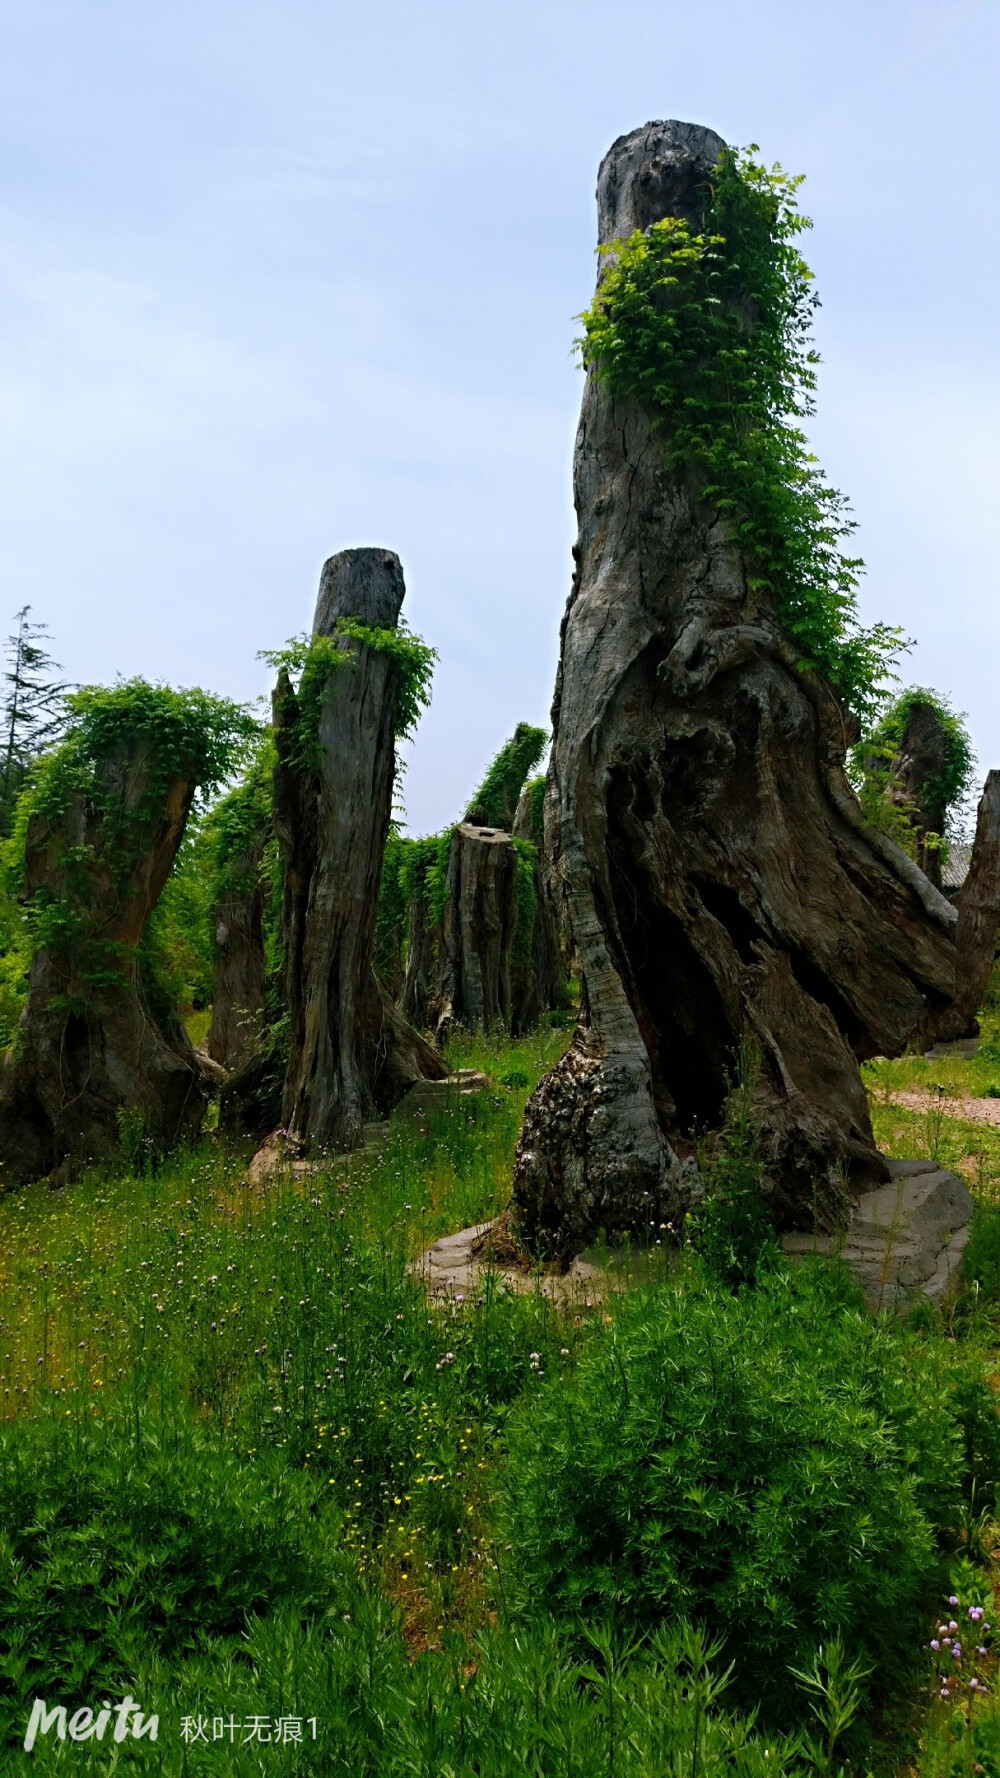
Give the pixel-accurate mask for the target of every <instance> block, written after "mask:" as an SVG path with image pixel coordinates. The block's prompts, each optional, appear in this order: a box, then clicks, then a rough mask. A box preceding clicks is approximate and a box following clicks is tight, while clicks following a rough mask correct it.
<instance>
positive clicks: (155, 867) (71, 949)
mask: <svg viewBox="0 0 1000 1778" xmlns="http://www.w3.org/2000/svg"><path fill="white" fill-rule="evenodd" d="M148 772H149V761H148V759H146V758H145V757H143V756H142V754H141V753H140V752H139V751H138V750H137V749H135V748H132V749H126V750H123V751H119V752H116V753H115V754H114V755H113V756H109V757H108V758H106V759H104V760H103V761H101V762H100V763H99V766H98V776H99V778H100V779H101V780H102V781H103V784H104V788H105V790H106V791H107V792H108V793H109V798H110V800H111V801H112V802H113V801H114V800H117V801H118V803H119V804H120V806H121V807H122V809H123V810H125V811H128V810H131V809H135V808H138V807H140V806H141V805H142V802H143V799H144V797H145V795H146V791H147V785H148ZM193 790H194V786H193V785H192V784H190V783H186V782H184V781H183V780H177V781H176V782H174V783H173V784H171V785H170V786H169V787H168V788H167V790H166V791H165V793H164V794H163V797H162V802H161V804H160V806H159V808H158V810H156V811H154V812H153V813H152V814H151V815H150V817H149V819H148V820H147V821H145V822H144V823H143V831H144V835H145V840H144V844H143V846H142V849H141V852H140V853H139V854H138V855H137V856H136V857H135V858H134V859H133V860H132V861H131V864H130V866H129V862H128V861H127V860H125V861H123V859H122V857H121V842H120V840H119V839H118V838H117V837H116V838H115V839H114V840H112V841H109V840H108V826H109V823H108V821H107V818H106V817H103V816H101V815H100V814H98V813H95V810H94V809H93V808H92V807H91V806H90V804H89V803H88V802H87V800H86V799H85V798H83V797H78V798H77V799H76V800H75V801H74V802H73V803H72V804H71V805H70V807H69V808H68V809H66V811H65V813H64V814H63V815H62V816H61V817H60V818H59V819H58V820H48V819H46V818H45V817H44V816H43V815H40V814H35V815H33V816H32V818H31V821H30V824H29V827H28V834H27V843H26V865H27V868H26V873H25V881H24V887H23V892H22V894H23V899H24V900H25V901H30V900H31V899H32V898H33V897H36V896H39V897H43V898H45V899H46V900H47V901H48V902H49V903H50V904H51V903H58V902H59V901H61V900H66V899H67V895H69V897H70V899H71V900H72V902H73V904H74V905H75V906H76V907H77V910H78V916H77V918H78V923H77V924H76V926H75V928H74V930H73V933H72V936H71V937H69V938H68V939H67V941H66V942H65V943H62V944H59V945H58V946H55V945H46V946H43V947H42V948H41V949H40V950H39V951H38V952H37V953H36V955H35V957H34V959H33V961H32V963H31V967H30V971H29V976H28V998H27V1001H26V1003H25V1006H24V1010H23V1012H22V1014H21V1018H20V1022H19V1025H18V1033H17V1039H16V1042H15V1044H14V1046H13V1048H12V1049H11V1050H10V1051H9V1052H8V1054H7V1056H6V1057H5V1058H4V1063H3V1071H2V1076H0V1187H6V1186H11V1185H16V1184H20V1183H22V1182H24V1181H25V1180H29V1179H37V1178H38V1177H39V1176H40V1175H43V1174H47V1173H50V1172H51V1171H52V1170H53V1169H56V1168H61V1169H63V1170H65V1169H67V1168H70V1169H76V1168H79V1167H81V1166H84V1165H86V1164H87V1163H88V1162H90V1161H93V1160H101V1159H106V1158H108V1157H110V1156H112V1155H114V1154H115V1153H116V1152H120V1145H121V1137H122V1122H121V1119H122V1114H125V1115H126V1116H128V1117H129V1118H130V1119H131V1120H132V1133H134V1135H135V1137H136V1139H139V1140H143V1141H145V1142H146V1143H148V1145H149V1147H150V1149H151V1150H153V1151H156V1152H165V1151H166V1150H167V1149H169V1148H170V1147H172V1146H173V1144H174V1143H175V1142H176V1141H177V1140H178V1139H179V1137H181V1136H182V1135H183V1134H184V1133H185V1132H186V1131H189V1130H192V1129H194V1128H196V1127H197V1125H198V1122H199V1120H200V1118H201V1116H202V1114H203V1111H204V1096H203V1093H202V1088H201V1078H200V1072H199V1069H198V1065H197V1062H196V1059H195V1055H194V1051H193V1049H192V1047H191V1044H190V1041H189V1039H188V1036H187V1032H186V1031H185V1029H184V1026H183V1024H182V1022H181V1020H180V1018H179V1017H172V1016H170V1015H169V1014H168V1013H165V1012H164V1011H163V1010H162V1009H158V1008H156V1007H155V1006H153V1005H152V1004H150V1002H149V1001H148V1000H147V997H146V995H145V993H144V991H143V986H142V978H141V973H140V966H139V960H138V947H139V943H140V940H141V938H142V935H143V932H144V930H145V928H146V923H147V921H148V919H149V916H150V914H151V913H152V911H153V909H154V907H155V906H156V903H157V901H158V900H159V898H160V894H161V892H162V890H163V886H164V884H165V882H166V880H167V877H168V876H169V874H170V869H171V866H172V864H173V862H174V858H175V856H176V854H177V848H178V846H179V845H180V842H181V839H182V838H183V834H184V827H185V824H186V822H187V817H188V813H189V810H190V806H191V799H192V795H193ZM111 825H112V827H114V826H115V824H114V823H111ZM120 826H121V824H120V823H119V824H117V830H116V831H120ZM109 854H110V855H109ZM81 860H88V861H90V862H89V863H88V865H87V867H86V868H87V879H86V885H87V886H86V893H85V897H84V898H83V901H82V903H81V896H80V894H79V891H78V887H77V885H78V882H79V876H80V872H81V868H82V867H81V862H80V861H81Z"/></svg>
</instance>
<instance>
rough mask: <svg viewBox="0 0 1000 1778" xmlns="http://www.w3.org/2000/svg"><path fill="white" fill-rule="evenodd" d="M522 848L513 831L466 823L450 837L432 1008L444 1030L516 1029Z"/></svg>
mask: <svg viewBox="0 0 1000 1778" xmlns="http://www.w3.org/2000/svg"><path fill="white" fill-rule="evenodd" d="M517 866H518V855H517V848H516V846H515V845H514V842H513V840H512V839H511V836H510V834H509V833H504V832H502V831H501V830H500V829H499V828H494V827H476V826H473V825H472V823H471V822H467V821H463V822H460V823H459V825H458V826H457V827H456V828H455V830H454V832H453V833H452V836H451V849H450V851H449V854H448V871H447V877H446V880H445V899H444V915H443V919H442V929H441V961H442V970H441V981H440V986H439V989H438V994H437V997H436V1000H435V1002H434V1003H433V1005H432V1014H433V1015H434V1017H435V1020H436V1025H437V1030H438V1032H439V1034H440V1035H442V1036H443V1035H444V1034H445V1033H446V1032H447V1030H448V1028H449V1026H450V1025H451V1024H453V1023H457V1024H460V1025H464V1026H465V1028H466V1029H467V1030H469V1031H492V1030H495V1029H497V1028H503V1029H505V1030H509V1029H510V1017H511V949H512V946H513V943H514V933H515V929H516V926H517Z"/></svg>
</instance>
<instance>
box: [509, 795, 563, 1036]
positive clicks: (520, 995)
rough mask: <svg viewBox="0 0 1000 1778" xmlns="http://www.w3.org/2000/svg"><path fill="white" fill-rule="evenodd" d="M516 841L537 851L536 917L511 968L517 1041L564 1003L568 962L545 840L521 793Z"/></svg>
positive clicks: (534, 876)
mask: <svg viewBox="0 0 1000 1778" xmlns="http://www.w3.org/2000/svg"><path fill="white" fill-rule="evenodd" d="M514 838H515V840H528V841H529V842H530V843H531V845H533V846H534V848H535V861H534V868H533V885H532V886H533V889H534V900H535V906H534V916H533V919H532V924H531V934H530V939H529V940H528V943H527V947H526V951H525V955H524V956H523V957H519V956H517V955H515V956H514V958H513V961H512V965H511V1031H512V1033H513V1035H514V1036H515V1037H520V1036H523V1035H524V1033H525V1032H528V1031H533V1030H534V1029H535V1027H536V1026H537V1024H538V1022H539V1020H540V1019H542V1018H543V1017H544V1016H545V1014H546V1013H549V1012H554V1011H555V1010H556V1008H557V1007H558V1006H560V1004H561V1003H562V998H563V994H564V992H565V984H566V974H567V970H566V959H565V958H564V956H563V953H562V946H561V944H560V937H559V926H558V921H557V917H556V910H555V906H554V904H553V900H552V891H551V886H550V882H549V871H548V866H547V862H546V852H545V836H544V833H539V832H538V831H537V830H536V828H535V826H534V824H533V822H532V817H531V798H530V792H529V791H527V790H525V791H522V793H521V798H520V801H519V802H518V805H517V813H516V815H515V817H514Z"/></svg>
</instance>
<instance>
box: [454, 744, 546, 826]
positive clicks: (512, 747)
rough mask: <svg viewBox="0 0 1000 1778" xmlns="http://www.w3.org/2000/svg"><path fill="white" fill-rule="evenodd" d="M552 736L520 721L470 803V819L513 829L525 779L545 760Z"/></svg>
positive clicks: (468, 817)
mask: <svg viewBox="0 0 1000 1778" xmlns="http://www.w3.org/2000/svg"><path fill="white" fill-rule="evenodd" d="M548 738H549V737H548V735H547V734H546V732H545V730H544V729H543V728H533V727H532V725H531V723H530V722H519V723H518V725H517V727H516V729H515V730H514V733H513V734H512V735H511V738H510V740H509V741H505V742H504V745H503V746H502V747H501V749H500V751H499V753H498V754H497V756H496V758H495V759H494V760H493V761H492V763H491V765H490V767H489V770H488V771H487V773H486V776H485V778H484V779H483V782H482V783H481V785H480V786H479V789H478V790H477V791H476V794H475V796H474V797H473V799H472V801H471V803H470V804H469V807H468V809H467V811H466V815H465V819H466V821H471V822H473V823H475V825H476V826H477V827H496V828H499V829H500V830H501V831H502V832H505V833H509V832H510V830H511V828H512V827H513V825H514V816H515V815H516V813H517V803H518V798H519V797H520V795H521V791H522V788H523V786H524V781H525V779H526V778H527V777H528V774H529V773H530V772H533V771H534V769H535V767H536V766H537V764H538V762H539V760H540V759H541V757H542V754H543V753H544V751H545V743H546V742H547V740H548Z"/></svg>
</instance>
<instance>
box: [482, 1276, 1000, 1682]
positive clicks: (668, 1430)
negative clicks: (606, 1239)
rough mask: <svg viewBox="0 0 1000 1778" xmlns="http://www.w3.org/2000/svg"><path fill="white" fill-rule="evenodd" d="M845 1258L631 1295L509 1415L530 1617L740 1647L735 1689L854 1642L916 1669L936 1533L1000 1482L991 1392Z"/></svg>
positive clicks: (880, 1658)
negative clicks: (692, 1629) (692, 1635)
mask: <svg viewBox="0 0 1000 1778" xmlns="http://www.w3.org/2000/svg"><path fill="white" fill-rule="evenodd" d="M851 1291H852V1287H851V1286H850V1285H849V1284H847V1283H846V1282H845V1281H844V1280H842V1279H841V1278H840V1275H839V1273H838V1272H836V1271H834V1272H832V1273H831V1272H829V1271H827V1272H825V1273H824V1272H821V1271H819V1270H817V1271H816V1272H815V1273H810V1274H808V1275H802V1274H796V1275H792V1276H788V1275H786V1274H783V1273H777V1274H774V1275H772V1276H770V1277H765V1278H763V1279H762V1281H761V1282H760V1284H759V1286H758V1288H757V1289H756V1290H755V1291H743V1292H741V1293H740V1294H739V1295H738V1296H733V1295H732V1294H730V1293H729V1292H728V1291H725V1290H722V1289H720V1288H718V1287H717V1286H714V1285H712V1284H710V1283H708V1282H707V1281H706V1282H703V1283H701V1284H700V1285H699V1283H698V1281H697V1280H694V1281H692V1280H690V1279H688V1280H687V1281H685V1282H684V1283H683V1284H682V1285H680V1286H678V1287H675V1288H668V1289H666V1290H660V1291H657V1292H648V1293H638V1294H636V1295H635V1296H633V1297H632V1298H631V1299H630V1300H628V1301H627V1302H626V1303H625V1304H624V1306H623V1307H622V1309H621V1310H620V1312H619V1313H618V1314H617V1316H616V1317H615V1318H614V1320H613V1321H612V1323H611V1324H610V1325H609V1326H608V1327H606V1329H605V1330H604V1334H603V1336H602V1337H601V1338H600V1339H599V1340H597V1341H595V1342H594V1343H593V1345H591V1346H590V1347H589V1348H588V1349H587V1350H586V1351H585V1352H584V1353H583V1355H582V1357H581V1360H580V1363H579V1366H578V1368H577V1371H576V1374H575V1376H574V1377H573V1378H563V1379H561V1380H560V1381H559V1382H558V1384H550V1386H549V1387H547V1388H546V1389H544V1390H543V1391H542V1392H541V1394H540V1395H539V1396H538V1397H536V1398H535V1400H534V1401H533V1402H532V1403H531V1405H530V1408H528V1407H527V1406H525V1408H524V1409H523V1410H518V1411H516V1412H515V1415H514V1417H513V1420H512V1424H511V1427H510V1440H509V1451H508V1463H507V1470H506V1476H505V1481H504V1516H505V1532H506V1542H507V1543H508V1544H509V1545H510V1546H511V1548H512V1551H513V1552H516V1554H514V1553H512V1554H511V1555H510V1557H509V1560H510V1562H511V1566H512V1571H513V1573H514V1575H515V1578H516V1583H517V1587H518V1589H519V1591H520V1593H521V1596H522V1600H523V1602H524V1607H525V1609H527V1608H528V1605H529V1602H530V1605H531V1608H532V1609H534V1608H535V1607H539V1606H540V1607H541V1608H543V1609H545V1608H548V1609H554V1610H556V1611H557V1612H559V1613H563V1614H570V1615H574V1616H575V1615H577V1614H582V1615H583V1616H585V1617H595V1618H596V1617H604V1618H607V1619H614V1618H616V1617H618V1618H619V1620H620V1621H622V1622H627V1623H628V1624H629V1625H630V1626H633V1627H649V1626H652V1625H655V1624H657V1623H663V1622H672V1621H676V1620H677V1619H679V1618H682V1617H691V1618H693V1619H694V1620H696V1621H698V1622H701V1623H702V1624H704V1625H705V1626H706V1627H707V1629H708V1630H709V1632H710V1633H711V1634H714V1635H719V1636H721V1637H723V1638H724V1640H725V1647H726V1655H727V1657H728V1658H730V1659H732V1660H733V1661H734V1662H735V1673H734V1687H735V1695H736V1696H737V1697H741V1698H742V1699H743V1700H744V1701H746V1700H753V1699H757V1698H761V1699H763V1700H764V1702H765V1704H766V1705H768V1706H774V1705H776V1704H780V1703H781V1702H782V1700H783V1699H787V1696H788V1694H789V1693H790V1691H791V1690H792V1687H793V1683H794V1682H793V1681H792V1679H791V1678H790V1675H789V1667H790V1666H792V1665H796V1666H801V1665H802V1664H803V1661H804V1659H805V1658H807V1651H808V1650H809V1649H810V1647H815V1646H816V1645H817V1644H818V1643H822V1642H826V1641H828V1640H829V1639H830V1638H831V1637H833V1636H835V1635H837V1634H839V1635H841V1636H842V1638H843V1641H844V1644H845V1648H846V1651H847V1654H848V1656H849V1657H853V1656H856V1655H858V1654H859V1653H862V1652H864V1653H866V1654H867V1656H868V1658H869V1660H870V1661H871V1662H872V1663H873V1664H874V1665H875V1667H876V1672H875V1678H874V1681H873V1683H874V1685H875V1686H876V1687H879V1686H884V1685H885V1684H886V1683H887V1682H888V1681H889V1680H890V1679H891V1678H892V1676H893V1675H894V1674H895V1673H897V1672H898V1671H900V1670H902V1669H903V1667H904V1666H906V1665H908V1664H910V1662H911V1661H912V1657H913V1652H914V1649H915V1648H916V1647H917V1646H918V1645H919V1641H920V1629H921V1626H920V1611H921V1608H922V1607H924V1606H926V1605H927V1603H928V1600H929V1598H932V1597H933V1594H934V1590H935V1583H936V1582H938V1583H940V1582H941V1580H942V1578H943V1574H942V1564H941V1556H940V1554H939V1544H940V1538H941V1533H943V1532H945V1531H946V1530H947V1529H948V1528H949V1527H952V1526H955V1525H957V1523H958V1522H959V1520H960V1518H961V1515H962V1506H963V1496H964V1494H968V1492H969V1491H971V1488H972V1485H973V1482H975V1483H976V1486H977V1490H978V1494H979V1498H980V1499H981V1498H982V1494H983V1491H984V1490H985V1489H987V1488H988V1487H989V1486H991V1485H992V1484H993V1483H994V1482H995V1480H996V1478H997V1477H998V1476H1000V1423H998V1421H997V1417H996V1413H995V1411H994V1407H993V1403H992V1400H991V1398H990V1396H989V1394H988V1391H987V1390H986V1387H985V1384H984V1383H983V1382H982V1381H981V1380H980V1378H979V1376H978V1375H977V1374H976V1371H975V1370H974V1369H973V1368H971V1363H972V1361H971V1360H968V1359H965V1358H962V1357H960V1356H958V1355H957V1354H956V1353H955V1349H954V1348H949V1347H948V1346H946V1345H944V1344H943V1343H940V1342H938V1343H934V1344H933V1345H932V1344H930V1343H928V1344H926V1345H922V1344H921V1343H920V1342H919V1341H918V1340H916V1339H915V1338H913V1337H912V1336H907V1335H905V1334H903V1333H901V1332H898V1331H896V1330H894V1329H893V1328H892V1327H891V1326H889V1325H888V1324H887V1323H885V1322H878V1321H872V1320H871V1319H869V1318H868V1317H867V1316H866V1315H865V1314H864V1312H863V1311H862V1309H861V1308H860V1305H857V1306H856V1305H855V1303H854V1302H853V1301H852V1297H851Z"/></svg>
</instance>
